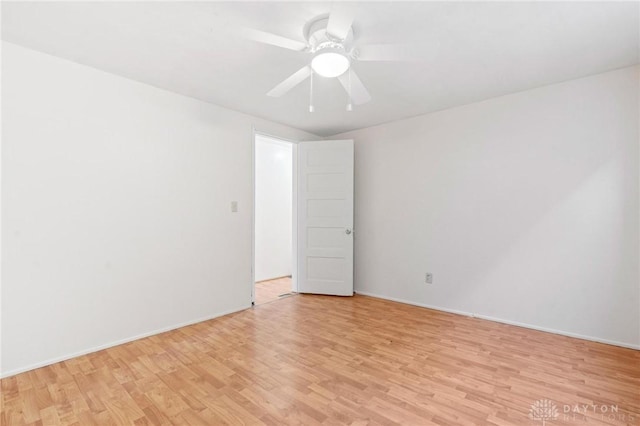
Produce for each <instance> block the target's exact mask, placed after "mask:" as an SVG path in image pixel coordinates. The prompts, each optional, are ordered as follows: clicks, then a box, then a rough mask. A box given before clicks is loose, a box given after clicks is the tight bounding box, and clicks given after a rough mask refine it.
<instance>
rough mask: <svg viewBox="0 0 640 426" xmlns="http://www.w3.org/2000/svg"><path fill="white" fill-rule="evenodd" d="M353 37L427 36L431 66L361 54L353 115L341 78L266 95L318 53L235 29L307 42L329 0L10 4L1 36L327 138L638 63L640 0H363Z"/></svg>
mask: <svg viewBox="0 0 640 426" xmlns="http://www.w3.org/2000/svg"><path fill="white" fill-rule="evenodd" d="M345 6H351V7H353V8H355V10H356V18H355V22H354V32H355V34H356V42H357V43H363V44H364V43H418V46H417V48H416V50H415V54H416V56H418V57H421V58H424V60H423V61H421V62H413V63H390V62H359V63H355V64H354V70H356V71H357V73H358V74H359V75H360V78H361V80H362V81H363V83H364V84H365V85H366V86H367V88H368V89H369V92H370V93H371V96H372V98H373V99H372V101H371V102H369V103H368V104H365V105H362V106H359V107H357V108H356V109H355V110H354V111H352V112H346V111H345V104H346V93H345V92H344V90H343V89H342V87H341V86H340V84H339V83H338V81H337V80H335V79H322V78H316V79H315V82H314V83H317V86H316V87H315V89H314V90H315V93H316V100H315V102H314V103H315V106H316V112H314V113H309V112H308V109H307V108H308V102H309V84H308V82H307V83H306V84H305V83H303V84H301V85H299V86H297V87H296V88H295V89H293V90H292V91H291V92H289V93H287V94H286V95H284V96H283V97H281V98H270V97H267V96H266V95H265V93H266V92H267V91H269V90H270V89H271V88H272V87H273V86H275V85H276V84H277V83H279V82H280V81H282V80H284V79H285V78H286V77H288V76H289V75H290V74H292V73H293V72H294V71H296V70H298V69H299V68H300V67H302V66H303V65H305V64H306V63H307V62H308V61H309V59H310V58H309V54H308V53H300V52H294V51H289V50H284V49H281V48H278V47H274V46H268V45H262V44H258V43H256V42H253V41H247V40H243V39H240V38H238V37H234V36H231V35H230V34H231V33H232V32H233V31H232V30H233V29H234V28H237V27H239V26H247V27H252V28H256V29H260V30H263V31H269V32H273V33H277V34H279V35H282V36H286V37H290V38H293V39H297V40H301V41H304V38H303V36H302V28H303V26H304V24H305V23H306V22H307V21H308V20H310V19H312V18H314V17H316V16H318V15H321V14H323V13H328V12H331V9H332V3H330V2H299V3H291V2H255V3H254V2H252V3H249V2H122V3H115V2H68V3H67V2H42V3H37V2H16V3H12V2H3V3H2V38H3V39H4V40H7V41H9V42H13V43H16V44H20V45H22V46H25V47H29V48H32V49H36V50H40V51H42V52H46V53H50V54H53V55H56V56H60V57H63V58H67V59H70V60H72V61H75V62H78V63H81V64H85V65H89V66H92V67H95V68H99V69H102V70H105V71H108V72H111V73H114V74H118V75H121V76H124V77H128V78H131V79H134V80H137V81H141V82H144V83H148V84H151V85H153V86H157V87H160V88H164V89H167V90H170V91H173V92H177V93H180V94H183V95H187V96H191V97H194V98H198V99H201V100H204V101H207V102H211V103H214V104H218V105H221V106H224V107H227V108H231V109H235V110H238V111H242V112H245V113H248V114H253V115H256V116H259V117H263V118H267V119H270V120H273V121H277V122H280V123H285V124H288V125H290V126H293V127H297V128H299V129H303V130H306V131H309V132H311V133H314V134H317V135H320V136H329V135H332V134H336V133H339V132H343V131H347V130H351V129H357V128H362V127H368V126H372V125H376V124H380V123H384V122H388V121H393V120H397V119H401V118H405V117H410V116H415V115H420V114H424V113H427V112H431V111H436V110H440V109H444V108H449V107H452V106H455V105H462V104H467V103H470V102H474V101H479V100H483V99H487V98H491V97H495V96H500V95H504V94H507V93H512V92H517V91H521V90H526V89H529V88H533V87H537V86H541V85H546V84H551V83H555V82H560V81H564V80H569V79H573V78H578V77H582V76H587V75H591V74H596V73H599V72H603V71H607V70H611V69H615V68H620V67H625V66H630V65H633V64H636V63H638V62H639V56H640V55H639V49H640V42H639V30H640V26H639V3H637V2H568V3H550V2H535V3H507V2H487V3H484V2H483V3H480V2H471V3H461V2H361V3H352V4H344V3H341V4H340V6H339V7H345Z"/></svg>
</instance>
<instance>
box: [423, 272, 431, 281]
mask: <svg viewBox="0 0 640 426" xmlns="http://www.w3.org/2000/svg"><path fill="white" fill-rule="evenodd" d="M424 282H425V283H427V284H433V274H432V273H431V272H427V273H426V274H425V276H424Z"/></svg>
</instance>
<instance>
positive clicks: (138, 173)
mask: <svg viewBox="0 0 640 426" xmlns="http://www.w3.org/2000/svg"><path fill="white" fill-rule="evenodd" d="M211 84H216V82H215V81H212V82H211ZM2 89H3V93H2V103H3V105H2V107H3V108H2V142H3V144H2V149H3V152H2V154H3V155H2V184H3V186H2V205H3V209H4V210H3V215H2V230H3V235H2V264H3V268H2V366H1V373H2V375H4V376H6V375H11V374H13V373H16V372H19V371H22V370H25V369H29V368H32V367H35V366H39V365H42V364H46V363H50V362H53V361H55V360H59V359H64V358H67V357H70V356H72V355H75V354H78V353H83V352H87V351H91V350H93V349H95V348H99V347H104V346H108V345H111V344H114V343H116V342H120V341H124V340H130V339H132V338H134V337H136V336H141V335H146V334H151V333H154V332H155V331H158V330H163V329H170V328H174V327H176V326H178V325H181V324H185V323H191V322H196V321H198V320H201V319H205V318H210V317H215V316H218V315H220V314H223V313H225V312H231V311H236V310H239V309H243V308H246V307H248V306H250V302H251V285H252V284H251V251H252V248H251V229H252V223H251V220H252V219H251V212H252V208H253V207H252V203H253V191H252V181H251V177H252V167H253V166H252V144H253V130H252V126H255V127H256V129H257V130H259V131H263V132H266V133H269V134H274V135H279V136H282V137H284V138H291V139H305V138H314V137H312V136H311V135H308V134H306V133H303V132H300V131H296V130H293V129H291V128H288V127H285V126H282V125H278V124H274V123H270V122H267V121H264V120H260V119H257V118H254V117H250V116H247V115H243V114H240V113H237V112H234V111H230V110H227V109H224V108H220V107H216V106H213V105H210V104H206V103H203V102H200V101H197V100H194V99H190V98H187V97H183V96H179V95H175V94H172V93H170V92H166V91H163V90H159V89H156V88H153V87H151V86H147V85H144V84H140V83H137V82H133V81H130V80H127V79H124V78H120V77H117V76H114V75H111V74H108V73H104V72H101V71H98V70H95V69H92V68H88V67H85V66H81V65H78V64H74V63H72V62H68V61H65V60H62V59H59V58H55V57H52V56H48V55H45V54H42V53H38V52H35V51H32V50H28V49H24V48H22V47H19V46H17V45H13V44H10V43H4V42H3V43H2ZM314 139H315V138H314ZM232 200H236V201H238V203H239V212H238V213H231V211H230V202H231V201H232Z"/></svg>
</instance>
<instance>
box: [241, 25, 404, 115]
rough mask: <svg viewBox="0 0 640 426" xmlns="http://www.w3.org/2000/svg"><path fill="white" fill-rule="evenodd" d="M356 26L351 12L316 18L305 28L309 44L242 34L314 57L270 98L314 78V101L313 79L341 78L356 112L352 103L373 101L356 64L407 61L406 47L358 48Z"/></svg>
mask: <svg viewBox="0 0 640 426" xmlns="http://www.w3.org/2000/svg"><path fill="white" fill-rule="evenodd" d="M352 23H353V17H352V16H350V15H349V14H347V13H331V14H325V15H321V16H319V17H316V18H315V19H312V20H311V21H309V22H308V23H307V24H306V25H305V26H304V30H303V34H304V37H305V39H306V42H302V41H298V40H292V39H290V38H286V37H282V36H279V35H276V34H273V33H268V32H264V31H260V30H256V29H252V28H243V29H242V30H241V35H242V36H243V37H244V38H246V39H249V40H253V41H257V42H260V43H265V44H270V45H273V46H278V47H282V48H285V49H290V50H295V51H299V52H305V53H310V54H311V55H312V56H311V59H310V62H309V64H308V65H305V66H304V67H302V68H300V69H299V70H298V71H296V72H294V73H293V74H292V75H291V76H289V77H288V78H286V79H285V80H284V81H282V82H281V83H279V84H278V85H277V86H275V87H274V88H273V89H271V90H270V91H269V92H268V93H267V95H268V96H272V97H280V96H282V95H284V94H285V93H287V92H288V91H289V90H291V89H293V88H294V87H295V86H297V85H298V84H300V83H302V82H303V81H305V80H306V79H307V78H309V77H311V98H313V76H314V74H317V75H319V76H321V77H325V78H337V79H338V81H340V84H342V87H344V89H345V90H346V91H347V94H348V97H349V101H348V104H347V110H348V111H351V110H352V109H353V106H352V103H354V104H356V105H361V104H364V103H366V102H369V101H370V100H371V95H370V94H369V91H368V90H367V89H366V87H365V86H364V84H363V83H362V81H361V80H360V78H359V77H358V74H356V72H355V71H354V70H353V67H352V65H353V63H354V62H355V61H396V60H406V59H407V57H406V49H404V47H405V46H403V45H392V44H375V45H373V44H371V45H361V46H356V45H355V44H354V34H353V29H352ZM313 110H314V107H313V102H312V100H311V102H310V105H309V111H311V112H313Z"/></svg>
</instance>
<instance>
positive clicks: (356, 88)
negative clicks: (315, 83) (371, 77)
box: [338, 69, 371, 105]
mask: <svg viewBox="0 0 640 426" xmlns="http://www.w3.org/2000/svg"><path fill="white" fill-rule="evenodd" d="M349 74H351V100H352V101H353V103H354V104H356V105H362V104H364V103H367V102H369V101H370V100H371V95H370V94H369V91H368V90H367V88H366V87H364V84H362V81H360V77H358V74H356V72H355V71H354V70H353V69H350V70H349V71H347V72H345V73H344V74H342V75H341V76H339V77H338V80H339V81H340V84H342V87H344V90H346V91H347V93H349Z"/></svg>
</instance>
